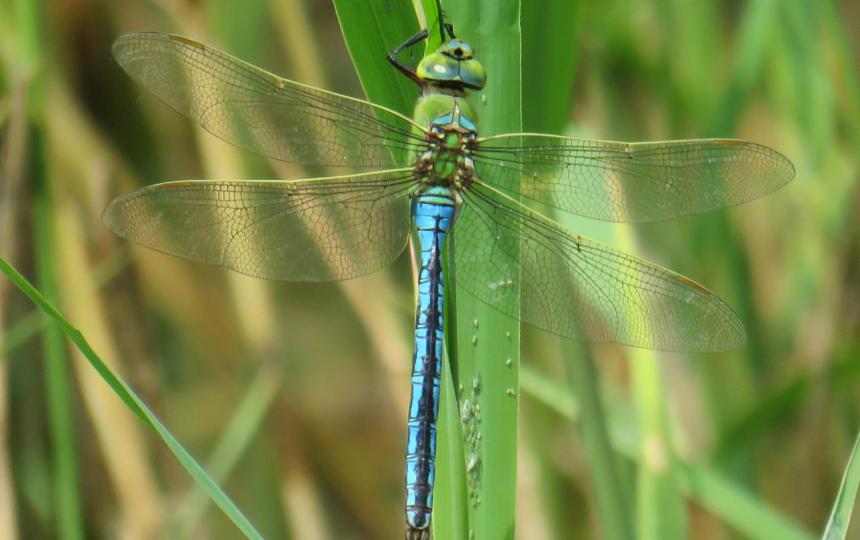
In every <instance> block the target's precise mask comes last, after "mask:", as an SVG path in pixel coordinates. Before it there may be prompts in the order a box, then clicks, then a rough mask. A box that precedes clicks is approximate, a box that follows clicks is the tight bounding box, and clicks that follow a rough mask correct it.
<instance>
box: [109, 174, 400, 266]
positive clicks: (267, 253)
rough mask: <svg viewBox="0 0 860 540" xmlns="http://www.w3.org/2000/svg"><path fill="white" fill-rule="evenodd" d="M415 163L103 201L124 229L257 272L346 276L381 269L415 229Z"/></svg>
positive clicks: (171, 185) (198, 184)
mask: <svg viewBox="0 0 860 540" xmlns="http://www.w3.org/2000/svg"><path fill="white" fill-rule="evenodd" d="M412 185H413V179H412V176H411V170H409V169H399V170H391V171H384V172H379V173H367V174H363V175H354V176H342V177H331V178H316V179H312V180H297V181H254V180H237V181H217V180H200V181H181V182H168V183H165V184H157V185H154V186H149V187H145V188H142V189H139V190H137V191H135V192H133V193H130V194H128V195H124V196H122V197H119V198H117V199H114V201H113V202H111V204H110V205H109V206H108V208H107V210H105V214H104V216H103V218H102V219H103V221H104V223H105V225H107V226H108V228H110V229H111V230H113V231H114V232H115V233H117V234H118V235H120V236H123V237H125V238H128V239H130V240H134V241H135V242H138V243H140V244H142V245H144V246H147V247H150V248H153V249H156V250H159V251H163V252H165V253H169V254H171V255H176V256H178V257H182V258H185V259H191V260H195V261H202V262H207V263H212V264H217V265H221V266H226V267H228V268H231V269H233V270H236V271H237V272H241V273H243V274H248V275H250V276H255V277H261V278H269V279H284V280H292V281H329V280H339V279H348V278H353V277H356V276H360V275H364V274H368V273H371V272H374V271H376V270H379V269H380V268H382V267H384V266H385V265H386V264H388V263H390V262H391V261H392V260H394V259H395V258H396V257H397V255H399V254H400V252H401V251H403V248H404V247H405V245H406V241H407V238H408V235H409V203H408V200H409V193H410V191H411V189H412Z"/></svg>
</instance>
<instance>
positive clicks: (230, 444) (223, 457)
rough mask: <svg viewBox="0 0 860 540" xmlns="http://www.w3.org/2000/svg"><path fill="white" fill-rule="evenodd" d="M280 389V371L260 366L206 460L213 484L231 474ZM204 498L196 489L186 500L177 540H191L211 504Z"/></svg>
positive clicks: (177, 528)
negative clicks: (184, 539)
mask: <svg viewBox="0 0 860 540" xmlns="http://www.w3.org/2000/svg"><path fill="white" fill-rule="evenodd" d="M280 387H281V375H280V371H278V370H277V369H275V368H274V366H272V365H271V364H265V365H263V366H262V367H261V368H260V370H259V371H258V372H257V376H256V377H255V378H254V380H253V381H252V382H251V384H250V385H248V389H247V390H246V391H245V395H244V396H243V398H242V400H241V401H240V402H239V404H238V405H237V406H236V412H235V414H234V415H233V417H232V418H231V419H230V421H229V423H228V424H227V427H226V429H225V430H224V432H223V433H222V434H221V437H220V440H219V441H218V444H217V445H216V446H215V449H214V450H213V451H212V455H211V456H210V457H209V459H208V460H206V469H207V470H208V471H209V474H210V476H212V478H213V479H214V480H216V481H218V482H223V481H224V480H225V479H227V478H228V476H229V474H230V471H232V470H233V468H234V467H235V466H236V464H237V463H238V461H239V459H240V458H241V457H242V455H243V454H244V453H245V451H246V450H247V449H248V446H249V445H250V444H251V442H252V441H253V440H254V436H255V435H256V434H257V433H258V432H259V430H260V427H261V425H262V424H263V421H264V420H265V419H266V414H267V413H268V412H269V409H270V408H271V407H272V404H273V403H274V401H275V398H276V397H277V395H278V389H279V388H280ZM206 495H207V494H206V492H205V491H204V490H202V489H200V486H197V488H196V489H194V490H193V491H191V492H190V493H188V494H187V495H186V496H185V502H184V507H183V511H182V512H181V514H180V517H179V519H178V520H177V522H176V525H175V527H174V528H175V529H176V530H178V531H179V533H178V535H177V536H176V537H177V538H192V537H193V536H194V531H195V528H196V527H197V525H198V524H199V522H200V520H201V519H202V518H203V515H204V514H205V512H206V509H207V508H208V506H209V502H210V500H211V498H210V497H207V496H206Z"/></svg>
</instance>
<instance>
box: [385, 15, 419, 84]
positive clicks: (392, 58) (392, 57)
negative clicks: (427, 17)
mask: <svg viewBox="0 0 860 540" xmlns="http://www.w3.org/2000/svg"><path fill="white" fill-rule="evenodd" d="M427 35H428V32H427V29H426V28H425V29H424V30H421V31H420V32H418V33H417V34H415V35H414V36H412V37H411V38H409V39H407V40H406V41H404V42H403V43H401V44H400V45H399V46H398V47H397V48H396V49H394V50H393V51H391V52H390V53H388V61H389V62H391V65H392V66H394V67H396V68H397V69H398V70H399V71H400V72H401V73H403V74H404V75H406V76H407V77H409V78H410V79H412V80H413V81H415V83H416V84H418V86H423V85H424V81H422V80H421V78H420V77H418V74H417V73H415V70H414V69H412V68H410V67H409V66H407V65H405V64H403V63H401V62H400V60H398V59H397V55H398V54H400V52H401V51H402V50H403V49H407V48H409V47H411V46H413V45H415V44H417V43H420V42H422V41H424V40H425V39H427Z"/></svg>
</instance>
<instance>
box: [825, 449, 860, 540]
mask: <svg viewBox="0 0 860 540" xmlns="http://www.w3.org/2000/svg"><path fill="white" fill-rule="evenodd" d="M858 487H860V435H857V439H856V440H855V441H854V448H853V449H852V450H851V456H849V458H848V466H847V467H845V474H844V475H843V476H842V484H841V485H840V486H839V493H838V494H837V495H836V502H835V503H833V510H831V512H830V519H828V520H827V528H825V529H824V535H823V536H822V537H821V538H823V539H824V540H837V539H844V538H845V537H846V535H847V534H848V525H849V524H850V523H851V512H852V511H853V510H854V500H855V498H856V497H857V489H858Z"/></svg>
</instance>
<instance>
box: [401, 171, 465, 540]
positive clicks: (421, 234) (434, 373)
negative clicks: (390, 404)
mask: <svg viewBox="0 0 860 540" xmlns="http://www.w3.org/2000/svg"><path fill="white" fill-rule="evenodd" d="M455 215H456V205H455V202H454V199H453V198H452V196H451V193H450V190H448V189H447V188H441V187H436V188H429V189H427V190H426V191H423V192H421V193H419V194H418V195H416V196H415V199H414V201H413V206H412V219H413V222H414V224H415V228H416V230H417V233H418V241H419V243H420V249H421V270H420V273H419V275H418V308H417V313H416V315H415V352H414V354H413V357H412V399H411V402H410V405H409V422H408V428H407V429H408V440H407V444H406V523H407V526H408V527H409V529H410V530H413V531H421V530H425V529H427V528H428V527H429V526H430V517H431V514H432V509H433V483H434V480H435V472H436V418H437V416H438V414H439V389H440V376H441V373H442V346H443V337H444V334H443V324H442V314H443V307H444V303H443V300H444V284H443V274H442V258H441V254H442V250H443V248H444V245H445V238H446V237H447V234H448V231H449V230H450V228H451V225H452V223H453V221H454V217H455Z"/></svg>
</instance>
